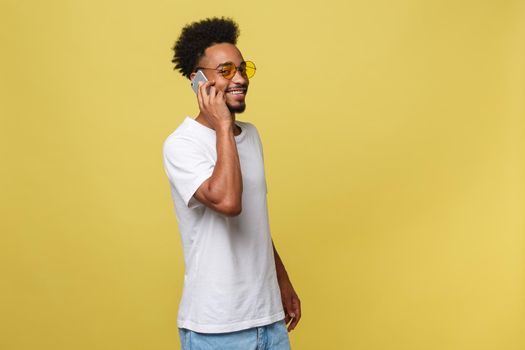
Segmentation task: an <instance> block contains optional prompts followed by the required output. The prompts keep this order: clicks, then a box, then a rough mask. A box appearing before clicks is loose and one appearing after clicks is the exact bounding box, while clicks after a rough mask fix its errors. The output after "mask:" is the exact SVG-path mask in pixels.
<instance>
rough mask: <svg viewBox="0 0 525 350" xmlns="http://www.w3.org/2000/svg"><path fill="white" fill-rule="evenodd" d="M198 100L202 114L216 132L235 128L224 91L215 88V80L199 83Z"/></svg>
mask: <svg viewBox="0 0 525 350" xmlns="http://www.w3.org/2000/svg"><path fill="white" fill-rule="evenodd" d="M208 88H209V93H208ZM197 100H198V101H199V109H200V111H201V114H202V115H203V116H204V117H205V118H206V120H207V121H208V123H210V125H211V126H212V128H213V129H214V130H218V129H222V128H232V127H233V117H232V114H231V112H230V110H229V109H228V106H226V96H224V91H221V90H218V89H216V88H215V81H214V80H210V81H207V82H205V83H202V82H199V89H198V91H197Z"/></svg>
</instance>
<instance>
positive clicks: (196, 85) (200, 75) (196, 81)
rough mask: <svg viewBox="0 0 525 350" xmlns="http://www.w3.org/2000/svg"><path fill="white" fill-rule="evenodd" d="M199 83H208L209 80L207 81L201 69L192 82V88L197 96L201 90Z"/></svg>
mask: <svg viewBox="0 0 525 350" xmlns="http://www.w3.org/2000/svg"><path fill="white" fill-rule="evenodd" d="M199 81H202V83H205V82H207V81H208V79H206V76H205V75H204V73H203V72H202V70H200V69H199V70H198V71H197V74H195V77H194V78H193V80H192V81H191V88H192V89H193V91H195V94H197V91H198V90H199ZM208 93H209V90H208Z"/></svg>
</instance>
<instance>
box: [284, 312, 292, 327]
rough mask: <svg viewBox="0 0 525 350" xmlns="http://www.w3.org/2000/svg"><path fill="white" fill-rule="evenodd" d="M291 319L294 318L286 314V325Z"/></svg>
mask: <svg viewBox="0 0 525 350" xmlns="http://www.w3.org/2000/svg"><path fill="white" fill-rule="evenodd" d="M291 319H292V318H291V317H290V316H289V315H288V314H286V316H285V317H284V323H286V325H288V323H289V322H290V320H291Z"/></svg>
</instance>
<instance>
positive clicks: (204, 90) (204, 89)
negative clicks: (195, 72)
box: [199, 81, 215, 102]
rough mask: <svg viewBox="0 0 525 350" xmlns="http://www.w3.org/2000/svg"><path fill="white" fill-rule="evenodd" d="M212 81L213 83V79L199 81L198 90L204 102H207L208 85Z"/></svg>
mask: <svg viewBox="0 0 525 350" xmlns="http://www.w3.org/2000/svg"><path fill="white" fill-rule="evenodd" d="M212 83H213V84H214V83H215V82H213V81H207V82H205V83H201V82H199V90H200V92H201V94H202V97H203V101H204V102H208V100H209V94H208V86H210V85H211V84H212Z"/></svg>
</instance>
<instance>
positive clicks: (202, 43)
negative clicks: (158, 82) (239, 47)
mask: <svg viewBox="0 0 525 350" xmlns="http://www.w3.org/2000/svg"><path fill="white" fill-rule="evenodd" d="M239 34H240V32H239V26H238V25H237V23H235V22H234V21H233V20H232V19H230V18H224V17H221V18H217V17H213V18H206V19H204V20H201V21H199V22H193V23H191V24H188V25H186V26H185V27H184V28H183V29H182V33H181V35H180V37H179V39H178V40H177V42H176V43H175V46H173V51H175V54H174V55H173V59H172V60H171V62H173V63H175V67H174V68H173V69H178V70H179V71H180V73H181V74H182V75H184V76H185V77H187V78H189V77H190V74H191V73H192V72H193V69H194V68H195V66H196V65H197V62H198V61H199V59H200V58H201V57H202V56H203V55H204V51H205V50H206V49H207V48H208V47H210V46H212V45H214V44H219V43H230V44H233V45H235V44H236V43H237V38H238V37H239Z"/></svg>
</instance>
